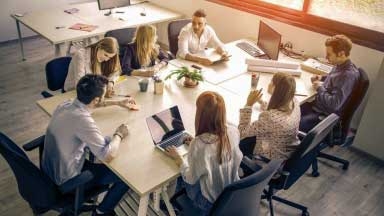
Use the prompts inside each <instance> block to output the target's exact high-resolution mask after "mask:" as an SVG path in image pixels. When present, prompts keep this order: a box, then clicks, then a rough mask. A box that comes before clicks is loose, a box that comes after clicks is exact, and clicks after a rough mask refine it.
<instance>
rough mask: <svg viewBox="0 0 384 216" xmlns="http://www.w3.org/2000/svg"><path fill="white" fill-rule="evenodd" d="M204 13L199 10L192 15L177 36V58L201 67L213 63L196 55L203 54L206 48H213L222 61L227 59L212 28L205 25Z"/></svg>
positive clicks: (222, 46) (221, 44)
mask: <svg viewBox="0 0 384 216" xmlns="http://www.w3.org/2000/svg"><path fill="white" fill-rule="evenodd" d="M206 16H207V15H206V13H205V11H204V10H202V9H199V10H197V11H195V13H193V16H192V23H189V24H187V25H186V26H184V28H183V29H181V31H180V34H179V42H178V51H177V56H178V57H180V58H183V59H186V60H189V61H194V62H197V63H200V64H203V65H211V64H213V62H212V61H211V60H210V59H208V58H204V57H201V56H198V55H197V54H198V53H201V52H204V50H205V49H206V48H208V46H209V47H213V48H215V49H216V52H217V53H218V54H220V55H222V57H223V58H224V59H227V58H228V53H227V52H226V51H225V50H224V44H223V43H222V42H221V41H220V39H219V38H218V37H217V35H216V33H215V31H214V30H213V28H212V27H211V26H209V25H207V19H206Z"/></svg>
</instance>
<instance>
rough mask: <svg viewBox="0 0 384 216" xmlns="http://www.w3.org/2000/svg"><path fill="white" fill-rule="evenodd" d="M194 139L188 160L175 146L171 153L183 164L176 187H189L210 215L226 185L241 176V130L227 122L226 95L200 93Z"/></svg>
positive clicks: (193, 196)
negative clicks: (213, 205) (224, 97)
mask: <svg viewBox="0 0 384 216" xmlns="http://www.w3.org/2000/svg"><path fill="white" fill-rule="evenodd" d="M195 131H196V137H195V138H194V139H190V138H188V139H187V143H189V150H188V155H187V160H184V159H183V157H182V156H181V155H180V154H179V153H178V152H177V150H176V148H175V147H171V148H168V149H167V152H168V155H169V156H171V157H172V158H174V159H175V161H176V163H177V164H178V165H179V166H180V172H181V176H182V178H179V179H178V185H177V188H176V191H179V190H181V189H182V188H185V189H186V192H187V195H188V197H189V198H190V199H191V200H192V201H193V204H194V205H195V206H196V207H197V208H199V209H201V210H202V211H203V213H204V215H207V214H208V213H209V211H210V209H211V207H212V204H213V203H214V202H215V200H216V199H217V197H218V196H219V195H220V193H221V192H222V191H223V190H224V188H225V186H227V185H229V184H231V183H232V182H234V181H236V180H239V167H240V162H241V159H242V158H243V155H242V154H241V151H240V149H239V141H240V137H239V131H238V130H237V128H236V127H233V126H229V125H227V122H226V109H225V103H224V99H223V97H222V96H221V95H219V94H218V93H216V92H211V91H206V92H203V93H201V95H200V96H199V97H198V98H197V101H196V116H195Z"/></svg>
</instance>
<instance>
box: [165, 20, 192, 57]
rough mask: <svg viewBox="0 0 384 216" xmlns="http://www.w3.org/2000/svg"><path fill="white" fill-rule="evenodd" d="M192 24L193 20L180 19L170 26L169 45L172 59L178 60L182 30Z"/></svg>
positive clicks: (172, 22)
mask: <svg viewBox="0 0 384 216" xmlns="http://www.w3.org/2000/svg"><path fill="white" fill-rule="evenodd" d="M190 22H191V19H180V20H174V21H171V22H170V23H169V24H168V44H169V51H170V52H171V54H172V58H176V54H177V50H178V49H179V46H178V42H179V34H180V31H181V29H182V28H183V27H184V26H185V25H187V24H188V23H190Z"/></svg>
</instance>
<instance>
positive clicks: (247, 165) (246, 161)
mask: <svg viewBox="0 0 384 216" xmlns="http://www.w3.org/2000/svg"><path fill="white" fill-rule="evenodd" d="M240 167H241V168H242V169H243V173H244V176H243V177H246V176H249V175H251V174H253V173H255V172H257V171H259V170H260V169H262V167H261V166H260V165H259V164H257V162H256V160H253V159H251V158H249V157H247V156H244V157H243V159H242V160H241V164H240Z"/></svg>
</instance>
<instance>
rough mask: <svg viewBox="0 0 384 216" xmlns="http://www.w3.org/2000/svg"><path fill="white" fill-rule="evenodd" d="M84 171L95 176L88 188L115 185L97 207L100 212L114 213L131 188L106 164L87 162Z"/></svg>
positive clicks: (87, 185)
mask: <svg viewBox="0 0 384 216" xmlns="http://www.w3.org/2000/svg"><path fill="white" fill-rule="evenodd" d="M83 170H89V171H90V172H91V173H92V174H93V175H94V177H93V179H92V180H91V181H90V182H88V183H87V184H86V185H85V187H86V188H91V187H96V186H103V185H110V184H113V185H112V186H111V187H110V188H109V190H108V192H107V194H106V195H105V197H104V199H103V201H102V202H101V203H100V204H99V206H98V207H97V209H98V210H99V211H102V212H112V211H113V209H115V207H116V205H117V204H118V203H119V202H120V200H121V198H123V196H124V194H125V193H127V191H128V189H129V187H128V186H127V185H126V184H125V183H124V182H123V181H122V180H121V179H120V178H119V177H118V176H117V175H115V174H114V173H113V172H112V171H111V170H110V169H109V168H108V167H106V166H105V165H104V164H95V163H91V162H89V161H87V160H86V161H85V163H84V166H83Z"/></svg>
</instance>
